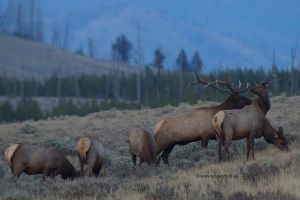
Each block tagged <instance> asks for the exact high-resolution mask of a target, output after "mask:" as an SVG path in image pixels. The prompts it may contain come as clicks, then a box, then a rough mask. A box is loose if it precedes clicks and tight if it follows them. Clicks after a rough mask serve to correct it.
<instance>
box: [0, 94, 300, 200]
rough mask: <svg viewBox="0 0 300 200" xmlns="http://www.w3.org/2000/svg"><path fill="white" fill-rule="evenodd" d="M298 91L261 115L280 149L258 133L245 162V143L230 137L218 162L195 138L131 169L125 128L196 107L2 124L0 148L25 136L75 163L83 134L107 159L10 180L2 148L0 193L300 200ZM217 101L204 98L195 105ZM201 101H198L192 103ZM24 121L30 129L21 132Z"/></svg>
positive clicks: (2, 195) (211, 147)
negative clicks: (100, 168) (85, 168)
mask: <svg viewBox="0 0 300 200" xmlns="http://www.w3.org/2000/svg"><path fill="white" fill-rule="evenodd" d="M299 102H300V97H290V98H286V97H275V98H272V99H271V103H272V106H271V110H270V112H269V113H268V115H267V117H268V119H270V121H271V123H272V125H273V126H274V127H275V128H278V126H282V127H283V129H284V132H285V134H286V135H287V137H288V138H289V140H290V141H291V145H290V151H289V152H282V151H280V150H279V149H277V148H276V147H274V146H273V145H271V144H268V143H266V142H265V141H264V140H263V139H257V140H256V141H255V156H256V160H255V161H247V162H246V160H245V157H246V155H245V152H244V141H235V142H233V145H232V147H233V148H231V156H232V157H233V158H232V160H231V161H226V162H222V163H218V162H217V155H216V144H215V142H214V141H211V142H210V144H209V147H208V149H207V150H203V149H201V147H200V145H199V144H197V143H193V144H189V145H186V146H177V147H176V148H175V149H174V152H172V154H171V156H170V163H171V164H170V166H166V165H164V164H163V163H161V164H160V166H159V167H158V168H149V167H148V166H147V165H142V166H140V167H137V169H136V170H134V169H133V168H132V163H131V158H130V155H129V150H128V145H127V142H126V139H127V131H128V130H129V128H131V127H132V126H134V125H140V126H142V127H144V128H146V129H147V130H149V131H153V126H154V125H155V124H156V123H157V122H159V121H160V120H161V119H164V118H166V117H169V116H174V115H177V114H179V113H183V112H186V111H189V110H191V109H193V108H195V107H197V106H191V105H186V104H182V105H180V106H179V107H164V108H159V109H143V110H139V111H118V110H115V111H105V112H99V113H94V114H90V115H88V116H86V117H74V116H66V117H59V118H55V119H49V120H40V121H36V122H30V121H28V122H23V123H11V124H1V125H0V150H1V152H3V151H4V149H5V148H7V147H8V145H9V144H10V143H15V142H25V143H36V144H40V145H46V146H56V147H58V148H59V149H61V150H62V151H63V152H64V153H65V154H66V155H68V158H69V159H70V160H71V162H72V163H73V164H74V165H75V167H76V168H77V169H79V166H78V161H77V158H76V152H75V144H76V141H77V138H78V137H79V136H82V135H89V136H93V137H98V138H99V140H101V141H102V143H103V145H104V147H105V148H106V149H107V154H108V157H109V160H110V164H109V166H108V167H107V170H106V173H103V174H102V175H101V177H99V178H79V179H76V180H74V181H63V180H62V179H61V178H60V177H57V178H55V179H54V180H47V181H45V182H43V181H42V180H41V176H27V175H25V174H23V175H22V176H21V177H20V179H18V180H16V179H10V176H11V174H10V170H9V168H8V166H7V164H6V163H5V161H4V158H3V154H0V158H1V159H0V185H1V187H0V198H3V199H4V198H10V199H20V198H22V199H25V198H26V199H207V200H208V199H220V200H223V199H228V198H229V199H232V200H233V199H246V198H247V199H300V191H299V187H300V150H299V148H298V147H299V131H300V110H299V108H300V103H299ZM212 104H216V103H213V102H203V103H201V105H200V106H207V105H212ZM198 106H199V105H198ZM295 108H297V109H295ZM26 125H30V126H34V127H35V128H36V132H34V133H32V134H25V133H24V127H26Z"/></svg>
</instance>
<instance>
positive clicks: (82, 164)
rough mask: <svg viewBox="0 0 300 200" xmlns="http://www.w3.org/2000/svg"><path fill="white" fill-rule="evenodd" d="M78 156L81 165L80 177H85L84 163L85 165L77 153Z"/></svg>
mask: <svg viewBox="0 0 300 200" xmlns="http://www.w3.org/2000/svg"><path fill="white" fill-rule="evenodd" d="M77 154H78V159H79V165H80V175H81V176H83V171H84V163H83V160H82V159H81V157H80V155H79V153H78V152H77Z"/></svg>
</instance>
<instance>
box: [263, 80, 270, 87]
mask: <svg viewBox="0 0 300 200" xmlns="http://www.w3.org/2000/svg"><path fill="white" fill-rule="evenodd" d="M270 83H271V79H269V80H268V81H267V82H265V83H263V84H264V85H265V86H266V87H268V86H269V85H270Z"/></svg>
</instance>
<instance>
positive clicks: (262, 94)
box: [250, 79, 271, 114]
mask: <svg viewBox="0 0 300 200" xmlns="http://www.w3.org/2000/svg"><path fill="white" fill-rule="evenodd" d="M270 82H271V79H269V80H268V81H267V82H263V83H255V86H254V87H253V88H251V90H250V91H251V92H252V93H254V94H256V95H257V96H258V97H259V98H260V102H261V103H260V106H261V108H262V110H263V112H264V114H266V113H267V112H268V111H269V110H270V108H271V103H270V99H269V94H268V91H267V88H268V86H269V84H270Z"/></svg>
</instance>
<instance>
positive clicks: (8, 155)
mask: <svg viewBox="0 0 300 200" xmlns="http://www.w3.org/2000/svg"><path fill="white" fill-rule="evenodd" d="M19 145H20V144H12V145H10V146H9V147H8V148H7V149H6V150H5V152H4V156H5V159H6V162H7V164H8V165H9V167H12V164H11V160H12V158H13V156H14V153H15V151H16V150H17V148H18V147H19Z"/></svg>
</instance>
